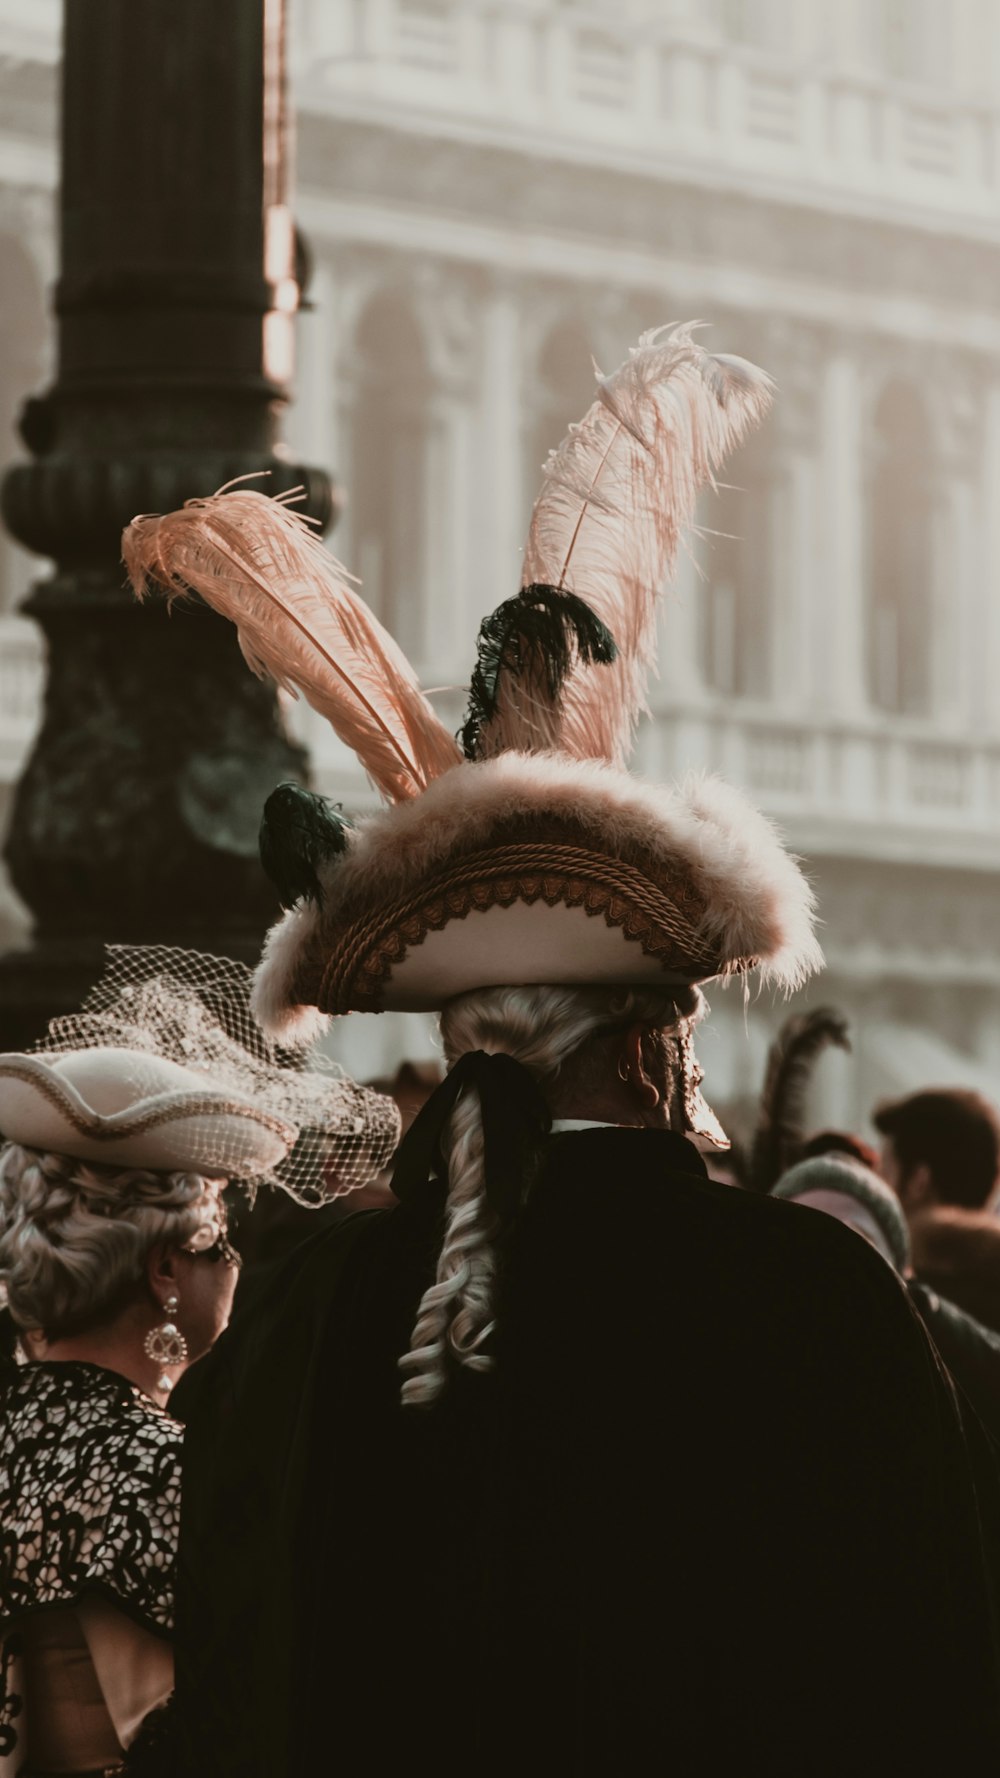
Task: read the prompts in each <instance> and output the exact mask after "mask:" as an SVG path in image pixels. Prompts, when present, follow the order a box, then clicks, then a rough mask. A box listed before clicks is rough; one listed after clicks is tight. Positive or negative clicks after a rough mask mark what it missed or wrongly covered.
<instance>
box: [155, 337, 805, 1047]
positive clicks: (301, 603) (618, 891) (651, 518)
mask: <svg viewBox="0 0 1000 1778" xmlns="http://www.w3.org/2000/svg"><path fill="white" fill-rule="evenodd" d="M770 400H771V383H770V379H769V378H768V377H767V376H766V375H765V374H764V373H763V372H762V371H760V370H758V369H756V368H755V367H754V366H753V365H751V364H748V363H746V362H745V360H743V359H739V358H729V357H714V356H712V355H711V354H709V353H708V352H706V351H705V350H704V349H703V348H702V347H701V346H699V345H698V344H697V343H696V342H695V340H694V339H693V337H692V329H691V328H690V327H675V328H671V329H660V330H657V331H655V332H652V333H647V334H644V335H643V337H642V339H641V340H640V341H639V344H638V345H637V346H636V347H635V348H633V350H632V352H631V353H630V355H629V357H628V359H627V360H626V362H625V363H624V364H623V365H622V366H621V367H620V369H618V370H617V371H616V372H615V373H614V374H613V375H611V376H608V377H599V378H598V386H597V398H596V400H595V401H594V403H593V405H592V407H591V408H590V410H589V411H588V413H587V414H586V415H585V417H584V419H583V420H582V421H581V423H580V424H579V425H576V426H573V427H572V428H571V429H570V432H569V434H568V436H567V438H566V439H565V440H564V441H563V443H562V445H561V446H560V447H559V449H558V450H556V451H554V452H553V453H552V455H551V457H550V458H549V461H548V463H547V464H546V466H545V471H544V482H543V486H542V490H541V493H540V494H539V497H538V500H537V501H536V503H535V508H534V512H533V514H532V519H531V528H530V531H529V534H528V541H527V547H526V549H525V555H524V567H523V575H522V588H521V591H520V593H519V594H517V595H516V597H514V598H513V599H510V600H508V601H507V602H506V603H505V604H504V605H502V606H501V607H500V609H499V610H498V611H497V612H494V613H493V615H492V616H491V617H490V618H487V619H486V621H485V623H484V624H483V626H482V629H481V631H480V639H479V658H478V662H477V665H476V669H475V672H474V674H473V680H472V688H471V698H470V707H469V714H468V718H467V720H466V723H465V725H464V727H463V729H462V731H461V734H460V737H459V739H460V741H461V743H462V746H461V748H460V747H459V745H458V744H457V743H456V741H455V740H454V739H453V738H452V736H451V735H450V734H449V733H448V732H447V730H446V729H445V727H444V725H443V724H442V723H441V721H440V720H439V718H438V717H437V715H436V714H435V712H434V711H433V709H432V708H431V706H430V704H429V703H428V701H427V699H426V698H425V697H424V695H423V693H422V692H421V690H420V688H419V685H418V683H417V680H416V678H415V676H414V674H413V672H412V670H411V668H410V666H409V664H408V663H407V661H406V660H405V658H404V657H403V655H402V654H401V653H400V651H399V649H398V648H397V646H396V644H395V643H394V642H393V641H392V639H391V637H389V636H388V635H387V634H386V632H385V631H384V630H383V629H382V627H381V625H380V624H379V623H378V622H377V621H376V619H375V618H374V617H373V615H372V613H371V612H370V611H369V610H368V608H367V607H366V606H365V604H364V603H363V601H362V600H361V599H360V598H359V597H358V595H357V593H356V592H355V591H354V588H353V586H352V584H351V581H350V578H349V576H347V575H346V573H345V572H344V570H343V569H342V568H341V567H340V566H339V564H338V563H336V562H335V561H334V560H333V558H332V557H331V556H330V555H329V554H328V553H327V552H326V551H325V550H324V548H323V547H322V545H321V544H320V542H319V540H318V538H317V537H316V536H315V535H314V533H313V532H311V531H310V529H309V527H308V523H307V522H306V521H305V520H304V519H303V518H301V517H300V516H299V515H298V514H296V513H295V512H294V511H292V510H291V509H290V507H289V506H288V505H287V504H286V503H285V501H284V500H283V499H277V500H271V499H267V498H266V497H265V496H263V495H261V494H259V493H256V492H250V491H248V490H246V489H245V488H243V489H239V488H234V489H233V490H232V491H229V492H226V491H223V492H222V493H221V494H219V495H216V496H215V497H214V498H212V499H209V500H196V501H189V502H188V504H187V506H185V507H184V508H183V510H182V511H180V512H176V513H171V514H168V515H166V516H165V517H143V518H138V519H135V520H134V521H133V523H132V524H131V525H130V526H129V528H128V530H127V531H126V533H125V537H124V543H123V552H124V558H125V562H126V565H127V568H128V571H129V574H130V577H131V580H132V584H133V587H134V588H135V591H136V593H137V594H138V595H139V596H140V597H141V596H142V594H143V593H144V591H145V589H146V587H147V584H148V583H150V582H152V583H153V584H155V585H158V586H159V587H160V588H162V589H164V590H165V591H166V592H167V594H168V596H175V595H178V594H181V595H183V594H185V593H187V592H188V591H190V590H193V591H194V592H196V593H199V594H200V595H201V596H202V597H203V598H204V599H205V600H206V601H207V602H208V603H209V604H210V605H212V606H214V608H215V609H216V610H217V611H220V612H222V613H223V614H224V615H225V616H226V617H228V618H230V619H231V620H232V621H233V622H234V623H235V624H236V626H237V629H238V633H239V639H240V645H241V647H242V649H243V653H244V655H245V656H246V659H247V661H248V663H249V664H250V666H251V667H253V669H254V670H255V671H256V672H258V673H261V674H268V675H270V676H271V677H272V678H274V679H275V680H277V682H278V683H279V684H280V685H282V686H285V687H287V688H291V689H295V690H298V691H301V692H302V693H303V694H304V695H305V697H306V698H307V699H308V701H309V702H310V703H311V704H312V705H313V707H314V708H315V709H317V710H318V711H320V712H321V713H322V714H323V715H324V716H326V717H327V718H328V720H329V721H330V723H331V725H332V726H333V728H334V730H335V731H336V733H337V734H338V736H339V737H340V738H341V739H342V740H343V741H346V742H347V743H348V745H349V746H351V747H352V748H353V749H354V750H355V752H356V753H357V755H358V758H359V760H360V762H361V764H362V765H363V766H364V767H365V769H366V771H367V772H368V774H369V776H370V777H371V778H372V780H373V781H374V783H375V784H376V785H377V787H378V789H379V790H380V791H381V793H382V795H383V797H384V798H385V800H386V803H387V805H388V806H387V807H385V808H384V809H383V810H381V811H380V812H379V813H377V814H375V815H371V816H369V817H367V818H365V819H363V820H361V821H359V822H358V823H357V825H356V826H348V825H347V824H345V823H342V822H341V821H340V820H339V819H337V818H336V817H335V816H334V814H333V812H332V810H330V809H329V806H328V805H325V804H322V803H321V801H320V799H317V798H311V797H310V796H309V794H308V793H307V792H304V791H301V790H298V788H297V787H294V786H283V787H282V788H281V789H280V790H279V791H277V792H276V793H275V795H274V796H273V797H272V798H271V800H270V803H269V805H268V810H267V812H266V816H265V824H264V829H263V833H262V855H263V856H264V858H265V862H266V863H267V864H268V865H269V867H270V869H271V873H272V875H273V876H274V877H275V880H276V882H277V883H278V886H279V888H280V889H281V890H282V896H283V900H284V901H285V902H286V904H287V905H288V909H289V911H288V912H286V914H285V916H284V917H283V919H281V920H280V921H279V922H278V924H277V925H276V926H275V927H274V928H273V930H272V932H271V934H270V936H269V938H268V941H267V945H266V949H265V952H264V957H263V959H262V962H261V964H260V966H259V968H258V971H257V981H256V988H255V1010H256V1012H257V1014H258V1017H259V1018H260V1019H261V1022H262V1024H263V1025H264V1026H265V1028H266V1029H268V1030H269V1031H271V1032H273V1033H276V1034H279V1035H280V1036H281V1037H283V1038H284V1039H285V1040H286V1041H287V1040H289V1039H290V1038H296V1037H297V1038H300V1039H303V1040H304V1039H306V1038H308V1037H309V1036H311V1035H313V1034H314V1033H315V1031H316V1030H317V1027H318V1023H321V1022H322V1015H325V1014H330V1013H334V1014H336V1013H344V1012H349V1011H352V1010H364V1011H373V1010H380V1009H389V1008H435V1007H439V1006H441V1005H442V1004H443V1003H444V1002H445V1001H446V1000H448V999H450V998H451V997H452V996H454V995H456V994H460V993H463V992H466V991H467V990H470V989H473V988H479V987H487V986H494V985H499V984H504V983H517V984H526V983H531V982H546V983H556V982H575V983H581V984H583V983H587V984H600V983H609V984H621V985H633V984H647V985H648V984H650V983H655V982H664V983H678V982H685V983H692V982H700V981H705V980H708V979H709V978H711V977H713V976H719V975H729V974H733V973H736V972H745V971H748V970H750V969H755V968H756V969H759V970H760V972H761V974H762V976H764V977H765V978H770V979H771V980H772V981H774V982H776V983H777V984H779V985H780V986H783V987H785V988H792V987H794V986H796V985H797V984H798V983H799V982H800V981H801V980H802V979H803V978H804V977H805V976H807V975H808V974H810V973H811V972H812V970H814V969H815V968H817V967H818V965H819V962H820V960H821V959H820V954H819V949H818V946H817V944H816V940H815V938H814V936H813V903H812V895H811V892H810V890H809V888H808V886H807V884H806V882H805V880H804V878H803V877H802V875H801V874H800V872H799V870H798V868H797V866H796V865H795V863H794V862H793V861H792V859H791V858H790V857H789V856H788V854H787V853H786V852H785V851H784V849H783V848H782V846H781V844H780V842H779V840H778V838H777V836H776V835H775V833H774V831H773V829H772V828H771V827H770V826H769V824H768V823H767V822H766V821H765V820H764V818H763V817H762V816H761V815H759V814H758V813H757V812H756V810H754V809H753V808H752V807H751V806H750V805H749V804H748V803H747V802H746V801H745V799H744V798H743V797H742V796H741V795H740V794H738V793H737V792H736V791H735V790H733V789H731V788H729V787H728V786H726V785H724V784H722V783H720V782H719V781H718V780H716V779H712V778H705V777H699V778H692V779H690V780H688V781H687V782H685V783H683V784H680V785H676V786H672V787H670V788H663V787H661V786H657V785H652V784H647V783H643V782H641V781H640V780H638V779H636V778H634V777H632V776H630V775H629V774H628V772H627V771H626V770H625V760H626V757H627V754H628V751H629V748H630V746H631V742H632V737H633V734H634V730H635V725H636V722H637V720H638V717H639V715H640V714H641V712H642V711H643V709H644V708H645V686H646V680H647V676H648V673H649V670H650V668H651V666H652V663H653V659H654V654H655V634H656V619H657V603H658V599H659V595H660V593H661V591H662V589H663V587H664V584H665V582H666V581H667V579H668V578H669V575H670V573H671V571H672V568H673V566H674V562H675V558H676V552H677V548H678V544H679V542H680V539H681V537H682V534H683V532H684V529H685V528H686V527H687V526H689V525H690V524H691V522H692V520H693V515H694V504H695V500H696V497H697V494H698V491H699V489H700V488H701V487H702V486H703V485H704V484H705V483H707V482H710V481H711V480H712V478H713V476H714V472H715V471H716V470H717V469H718V468H719V466H720V465H721V463H722V461H723V460H724V458H725V456H726V455H727V453H728V452H729V451H730V450H731V449H732V447H733V446H734V445H736V444H737V443H738V442H739V441H740V439H741V438H742V437H743V436H744V435H745V433H746V432H747V431H748V430H749V428H750V427H751V426H753V425H754V424H756V423H757V422H758V421H759V420H760V419H761V418H762V417H763V415H764V413H765V412H766V411H767V408H768V406H769V404H770Z"/></svg>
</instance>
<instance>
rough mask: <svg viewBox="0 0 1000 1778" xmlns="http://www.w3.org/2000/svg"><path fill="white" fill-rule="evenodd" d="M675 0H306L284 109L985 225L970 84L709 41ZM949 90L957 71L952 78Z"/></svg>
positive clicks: (992, 111)
mask: <svg viewBox="0 0 1000 1778" xmlns="http://www.w3.org/2000/svg"><path fill="white" fill-rule="evenodd" d="M699 10H700V12H701V13H702V14H703V13H705V12H706V11H707V9H706V8H701V9H692V10H691V13H690V15H689V16H688V17H683V16H679V12H680V9H679V8H677V7H674V6H668V5H664V4H651V5H634V4H633V5H631V6H622V7H620V8H617V9H615V8H610V7H609V8H603V7H601V8H597V7H585V6H583V5H576V6H574V5H555V4H552V0H520V4H511V0H363V4H359V5H356V6H354V7H353V8H351V7H346V6H344V7H330V6H328V5H327V4H326V0H306V3H305V4H303V6H302V7H301V9H300V14H299V18H298V20H297V60H298V65H299V76H300V103H301V104H302V106H303V108H304V109H305V110H311V109H317V108H319V109H322V108H324V107H329V108H334V109H337V110H343V111H345V112H346V113H353V112H355V111H358V112H363V113H364V114H366V115H369V116H371V115H372V114H373V113H377V112H378V111H379V109H380V108H384V109H385V110H386V112H387V113H388V112H391V113H393V114H395V115H396V116H397V118H398V117H399V116H404V117H405V118H406V120H407V122H408V123H409V124H410V125H411V126H414V127H419V118H420V115H421V114H422V113H423V114H424V115H426V117H427V118H428V120H433V123H434V125H435V127H436V128H441V127H443V128H444V129H445V130H447V128H448V125H449V122H450V123H451V125H452V127H458V128H461V129H462V130H470V131H472V132H473V133H474V134H475V135H476V136H477V137H478V138H482V137H483V136H489V135H493V136H495V135H497V134H498V133H499V134H501V135H503V136H511V135H515V136H517V137H518V138H520V139H521V140H522V142H523V143H524V144H525V146H531V147H534V148H539V149H542V150H543V151H545V152H549V153H559V152H566V153H568V154H570V155H571V156H573V157H579V158H586V159H596V160H599V161H602V162H604V163H608V162H609V161H614V160H615V159H616V157H620V158H621V162H622V164H626V165H630V166H632V167H635V168H637V169H638V168H645V169H647V170H656V169H661V170H662V169H664V168H666V167H669V166H670V165H671V164H676V165H678V166H682V167H683V169H684V171H685V173H686V175H687V176H688V177H693V178H695V179H701V180H708V181H711V180H712V179H713V177H717V176H719V175H720V174H723V173H725V174H726V175H727V177H730V178H731V177H732V176H733V175H734V174H735V175H736V176H737V177H738V178H741V179H742V178H744V177H745V178H747V179H749V180H751V181H753V182H756V183H757V184H758V185H759V182H760V180H761V179H762V178H763V179H772V180H777V181H781V182H782V184H783V185H784V186H785V187H786V188H787V187H788V185H789V184H791V185H793V186H799V187H802V186H807V187H808V188H809V190H810V193H811V201H812V202H814V203H816V202H822V201H823V193H824V190H825V191H826V192H827V193H828V194H829V196H830V199H831V201H833V202H838V201H840V202H842V201H843V200H844V198H845V197H846V198H847V199H848V200H850V199H851V198H852V197H853V198H854V199H856V200H859V201H862V202H863V206H864V208H865V209H866V210H868V209H870V208H871V206H872V205H873V204H874V205H876V206H879V205H884V204H885V203H886V202H889V203H890V204H891V205H895V204H897V203H898V204H901V205H903V206H904V207H905V206H907V205H913V206H919V207H922V208H924V209H927V208H938V207H947V208H948V210H949V211H950V212H951V213H952V215H953V217H959V218H960V217H965V218H967V219H969V220H970V221H974V220H979V219H982V220H985V221H988V222H990V223H992V224H994V225H995V223H996V217H997V209H996V205H997V193H998V189H1000V153H998V148H1000V106H998V100H997V95H996V93H995V92H991V91H990V90H989V89H988V88H986V87H985V85H984V86H983V87H981V88H980V90H979V91H978V92H973V93H971V94H970V93H969V92H968V91H961V90H957V89H956V90H954V91H951V92H949V91H948V90H947V89H946V88H942V87H941V86H940V85H935V86H934V87H930V86H927V87H923V86H921V85H918V84H916V83H910V82H903V81H898V80H892V79H890V78H888V77H887V76H886V74H885V73H884V72H883V71H881V70H879V69H876V68H874V67H870V66H866V65H865V62H864V59H863V53H862V52H860V51H859V50H858V49H854V53H849V54H845V53H843V52H842V53H840V54H839V55H836V56H834V55H832V54H830V53H829V52H827V53H823V52H822V51H818V50H814V51H813V52H812V53H809V50H808V49H806V51H805V53H803V46H802V44H801V43H799V42H798V41H797V40H796V39H795V37H794V34H793V35H791V36H790V37H789V39H788V41H787V44H783V45H782V47H781V48H780V49H778V48H775V49H773V50H765V49H762V48H759V47H757V46H756V45H749V44H745V43H737V42H733V41H731V40H728V39H726V38H725V37H724V36H723V35H722V34H721V33H719V32H718V31H714V30H713V29H712V28H711V26H709V25H707V24H706V23H705V22H704V20H703V18H700V17H699V16H698V12H699ZM966 85H968V83H967V82H966Z"/></svg>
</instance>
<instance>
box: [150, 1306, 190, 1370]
mask: <svg viewBox="0 0 1000 1778" xmlns="http://www.w3.org/2000/svg"><path fill="white" fill-rule="evenodd" d="M180 1306H181V1301H180V1297H177V1296H168V1298H167V1300H166V1302H165V1303H164V1305H163V1309H164V1313H165V1315H166V1317H167V1319H166V1321H164V1322H163V1323H162V1324H161V1326H160V1327H151V1328H150V1330H149V1332H148V1334H147V1335H146V1338H145V1339H144V1340H143V1343H142V1344H143V1350H144V1352H145V1354H146V1357H147V1358H151V1359H152V1360H153V1363H154V1364H159V1365H171V1366H176V1365H179V1364H186V1363H187V1356H188V1343H187V1341H186V1339H185V1338H184V1335H183V1334H182V1333H181V1330H180V1328H179V1327H178V1326H177V1324H176V1322H175V1321H174V1319H173V1317H174V1316H175V1315H176V1313H177V1311H178V1309H179V1308H180ZM173 1385H174V1380H173V1378H172V1377H168V1376H167V1374H166V1371H165V1370H161V1372H160V1375H159V1376H158V1377H157V1379H156V1387H157V1389H160V1390H162V1391H163V1393H164V1394H165V1395H166V1394H169V1392H170V1390H171V1389H172V1388H173Z"/></svg>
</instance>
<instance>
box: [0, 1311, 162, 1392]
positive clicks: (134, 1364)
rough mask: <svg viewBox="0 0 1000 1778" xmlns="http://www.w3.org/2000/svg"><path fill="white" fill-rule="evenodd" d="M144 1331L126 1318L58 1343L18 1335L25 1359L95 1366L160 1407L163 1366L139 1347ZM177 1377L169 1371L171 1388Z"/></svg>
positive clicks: (141, 1346) (39, 1337) (131, 1318)
mask: <svg viewBox="0 0 1000 1778" xmlns="http://www.w3.org/2000/svg"><path fill="white" fill-rule="evenodd" d="M147 1319H148V1318H147ZM146 1331H148V1328H144V1327H140V1325H139V1324H138V1322H137V1321H136V1320H135V1318H133V1317H132V1316H131V1315H126V1316H122V1317H121V1318H120V1319H119V1320H118V1321H115V1322H112V1323H110V1325H109V1326H107V1327H101V1328H93V1329H88V1331H87V1332H86V1333H80V1334H71V1335H68V1336H67V1337H65V1338H63V1339H59V1340H46V1339H45V1337H44V1336H43V1335H42V1334H32V1333H27V1334H22V1336H21V1344H22V1346H23V1347H24V1350H25V1352H26V1353H27V1354H28V1357H29V1358H31V1359H38V1360H41V1361H42V1363H44V1364H68V1363H76V1364H96V1365H100V1367H101V1369H102V1370H106V1371H116V1372H117V1373H118V1375H119V1376H120V1377H124V1378H125V1381H126V1382H127V1383H134V1384H135V1385H136V1388H138V1389H141V1390H142V1392H143V1394H144V1395H148V1396H149V1397H150V1398H151V1400H153V1401H155V1402H157V1403H158V1405H159V1406H160V1407H161V1408H162V1407H166V1405H167V1402H168V1400H169V1398H170V1391H169V1390H165V1389H161V1388H160V1387H159V1379H160V1376H161V1375H162V1374H163V1366H162V1365H161V1364H158V1363H157V1362H156V1361H155V1359H152V1358H149V1357H148V1356H147V1354H146V1352H145V1350H144V1348H143V1338H144V1334H145V1332H146ZM181 1374H182V1367H181V1366H177V1367H176V1368H173V1367H172V1368H171V1371H170V1379H171V1386H172V1385H173V1384H174V1383H175V1382H176V1381H177V1379H178V1377H180V1376H181Z"/></svg>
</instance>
